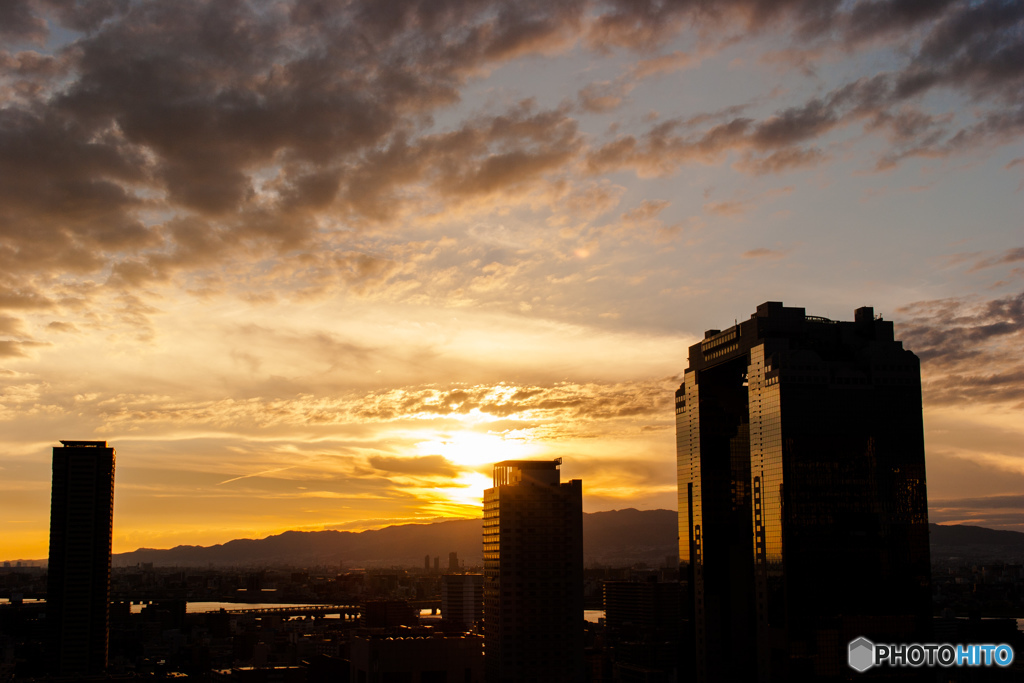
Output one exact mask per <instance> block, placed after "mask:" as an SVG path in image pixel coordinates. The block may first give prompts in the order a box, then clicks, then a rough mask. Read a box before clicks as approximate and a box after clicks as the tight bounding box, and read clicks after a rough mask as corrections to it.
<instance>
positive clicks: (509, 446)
mask: <svg viewBox="0 0 1024 683" xmlns="http://www.w3.org/2000/svg"><path fill="white" fill-rule="evenodd" d="M518 433H519V434H522V431H521V430H520V431H519V432H518ZM416 450H417V451H418V452H419V453H420V455H441V456H444V458H445V459H446V460H448V461H449V462H452V463H455V464H456V465H462V466H464V467H479V466H481V465H487V464H489V463H495V462H501V461H502V460H518V459H522V458H529V457H531V456H534V455H537V453H538V452H539V451H540V448H539V447H538V446H537V445H535V444H534V443H532V442H531V441H529V440H528V438H507V437H506V435H505V434H495V433H493V432H488V433H486V434H479V433H477V432H454V433H451V434H447V435H443V436H439V437H436V438H433V439H428V440H426V441H420V442H419V443H417V444H416Z"/></svg>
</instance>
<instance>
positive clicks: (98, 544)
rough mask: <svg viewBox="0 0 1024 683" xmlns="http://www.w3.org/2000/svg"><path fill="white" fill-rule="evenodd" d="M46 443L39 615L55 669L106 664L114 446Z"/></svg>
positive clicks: (88, 669) (79, 670)
mask: <svg viewBox="0 0 1024 683" xmlns="http://www.w3.org/2000/svg"><path fill="white" fill-rule="evenodd" d="M61 444H63V446H61V447H58V448H54V449H53V485H52V489H51V501H50V560H49V567H48V575H47V586H46V621H47V624H48V629H49V631H50V643H51V647H52V652H51V664H52V665H53V667H54V669H55V670H56V672H57V673H58V674H59V675H62V676H66V675H89V674H99V673H102V672H103V670H104V669H105V668H106V666H107V648H108V640H109V603H110V551H111V531H112V523H113V515H114V449H113V448H108V447H107V442H106V441H61Z"/></svg>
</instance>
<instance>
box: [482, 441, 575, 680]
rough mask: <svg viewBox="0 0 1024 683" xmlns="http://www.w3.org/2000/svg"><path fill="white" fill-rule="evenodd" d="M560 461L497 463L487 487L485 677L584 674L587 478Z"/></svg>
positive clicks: (569, 676) (568, 677)
mask: <svg viewBox="0 0 1024 683" xmlns="http://www.w3.org/2000/svg"><path fill="white" fill-rule="evenodd" d="M560 464H561V459H557V460H553V461H534V460H507V461H504V462H499V463H497V464H496V465H495V466H494V488H491V489H487V490H486V491H485V492H484V614H483V633H484V665H485V670H486V674H487V681H488V683H504V682H506V681H508V682H515V683H519V682H521V681H537V682H544V681H551V682H552V683H554V682H557V683H573V682H575V681H582V678H583V483H582V482H581V481H580V480H579V479H574V480H572V481H569V482H565V483H560V482H559V471H558V466H559V465H560Z"/></svg>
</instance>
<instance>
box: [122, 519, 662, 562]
mask: <svg viewBox="0 0 1024 683" xmlns="http://www.w3.org/2000/svg"><path fill="white" fill-rule="evenodd" d="M482 525H483V520H481V519H466V520H457V521H450V522H436V523H434V524H403V525H400V526H390V527H386V528H384V529H375V530H371V531H361V532H352V531H286V532H284V533H283V534H278V535H276V536H269V537H267V538H263V539H259V540H253V539H239V540H234V541H228V542H227V543H224V544H221V545H214V546H207V547H203V546H195V545H180V546H177V547H175V548H170V549H167V550H155V549H151V548H140V549H138V550H135V551H132V552H129V553H118V554H116V555H114V566H115V567H124V566H132V565H135V564H139V563H142V562H152V563H153V564H154V565H156V566H164V567H166V566H181V567H185V566H188V567H205V566H210V565H212V566H221V567H223V566H257V565H258V566H275V565H289V566H314V565H343V566H344V567H346V568H352V567H389V566H396V565H404V566H410V567H422V566H423V558H424V556H426V555H429V556H430V558H431V559H430V562H431V566H433V558H435V557H440V558H441V568H442V569H445V570H446V569H447V568H448V553H450V552H453V551H454V552H457V553H458V554H459V561H460V563H464V564H465V566H466V567H470V566H481V565H482V564H483V548H482V538H483V537H482V533H483V526H482ZM676 525H677V519H676V513H675V512H674V511H672V510H636V509H633V508H629V509H626V510H612V511H609V512H594V513H590V514H584V515H583V554H584V562H585V563H586V565H587V566H594V565H598V564H600V565H605V566H620V567H621V566H630V565H633V564H636V563H639V562H644V563H647V564H648V565H650V566H652V567H661V566H664V565H665V562H666V557H668V556H672V557H673V561H674V558H675V556H676V554H677V553H678V549H677V545H676Z"/></svg>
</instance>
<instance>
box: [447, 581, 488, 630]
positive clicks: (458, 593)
mask: <svg viewBox="0 0 1024 683" xmlns="http://www.w3.org/2000/svg"><path fill="white" fill-rule="evenodd" d="M483 606H484V576H483V574H445V575H444V578H443V579H442V581H441V614H442V615H443V616H444V618H445V619H446V620H448V621H451V622H453V623H457V624H461V625H462V627H463V628H467V629H468V628H469V627H471V626H472V625H473V624H475V623H477V622H478V621H480V619H481V618H482V617H483Z"/></svg>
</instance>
